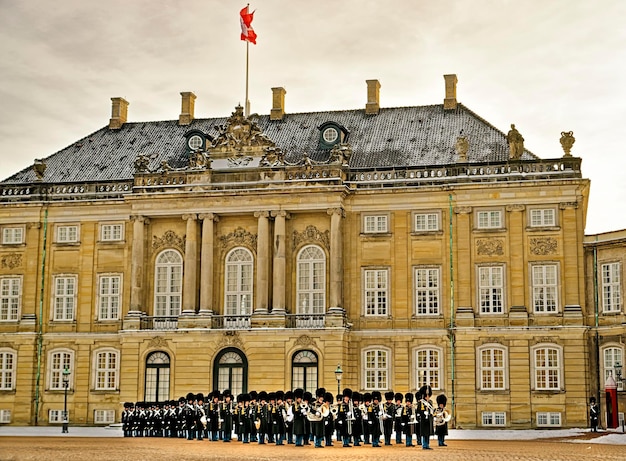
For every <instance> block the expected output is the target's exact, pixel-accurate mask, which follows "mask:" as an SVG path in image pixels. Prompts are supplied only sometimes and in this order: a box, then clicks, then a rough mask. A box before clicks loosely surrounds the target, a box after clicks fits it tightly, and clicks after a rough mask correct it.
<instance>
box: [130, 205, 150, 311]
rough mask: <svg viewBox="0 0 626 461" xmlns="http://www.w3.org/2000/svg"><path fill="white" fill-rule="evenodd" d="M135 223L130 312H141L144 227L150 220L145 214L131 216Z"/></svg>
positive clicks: (131, 263)
mask: <svg viewBox="0 0 626 461" xmlns="http://www.w3.org/2000/svg"><path fill="white" fill-rule="evenodd" d="M130 221H131V222H132V223H133V246H132V249H131V256H130V258H131V260H130V278H131V282H130V283H131V285H130V309H129V312H128V313H129V314H130V313H131V312H132V313H141V312H142V311H143V301H144V299H143V297H144V293H143V282H144V272H143V269H144V252H145V249H144V241H145V236H144V233H145V231H144V228H145V224H148V223H149V220H148V219H147V218H145V217H144V216H131V217H130Z"/></svg>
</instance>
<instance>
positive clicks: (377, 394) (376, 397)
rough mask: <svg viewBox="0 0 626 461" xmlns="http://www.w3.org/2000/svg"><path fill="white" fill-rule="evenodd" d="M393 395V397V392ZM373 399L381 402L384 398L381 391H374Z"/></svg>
mask: <svg viewBox="0 0 626 461" xmlns="http://www.w3.org/2000/svg"><path fill="white" fill-rule="evenodd" d="M391 397H392V398H393V394H392V395H391ZM372 400H378V401H379V402H380V401H381V400H382V398H381V395H380V391H372Z"/></svg>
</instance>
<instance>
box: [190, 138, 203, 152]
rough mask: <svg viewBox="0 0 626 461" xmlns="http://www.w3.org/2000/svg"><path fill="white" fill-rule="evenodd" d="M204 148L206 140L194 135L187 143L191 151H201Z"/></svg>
mask: <svg viewBox="0 0 626 461" xmlns="http://www.w3.org/2000/svg"><path fill="white" fill-rule="evenodd" d="M202 146H204V139H202V137H201V136H198V135H197V134H194V135H193V136H192V137H191V138H189V140H188V141H187V147H189V150H196V149H200V148H201V147H202Z"/></svg>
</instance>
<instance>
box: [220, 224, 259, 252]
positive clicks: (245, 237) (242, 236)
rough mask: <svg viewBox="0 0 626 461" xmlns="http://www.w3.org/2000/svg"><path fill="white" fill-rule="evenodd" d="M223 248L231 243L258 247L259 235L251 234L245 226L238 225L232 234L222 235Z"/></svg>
mask: <svg viewBox="0 0 626 461" xmlns="http://www.w3.org/2000/svg"><path fill="white" fill-rule="evenodd" d="M220 242H221V244H222V250H225V249H226V248H227V247H229V246H231V245H245V246H247V247H248V248H256V242H257V236H256V235H255V234H251V233H250V232H248V231H247V230H245V229H244V228H243V227H238V228H237V229H235V230H234V231H232V232H231V233H230V234H227V235H222V236H220Z"/></svg>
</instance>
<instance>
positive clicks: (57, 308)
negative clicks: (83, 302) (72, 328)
mask: <svg viewBox="0 0 626 461" xmlns="http://www.w3.org/2000/svg"><path fill="white" fill-rule="evenodd" d="M75 306H76V276H57V277H55V278H54V320H74V308H75Z"/></svg>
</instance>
